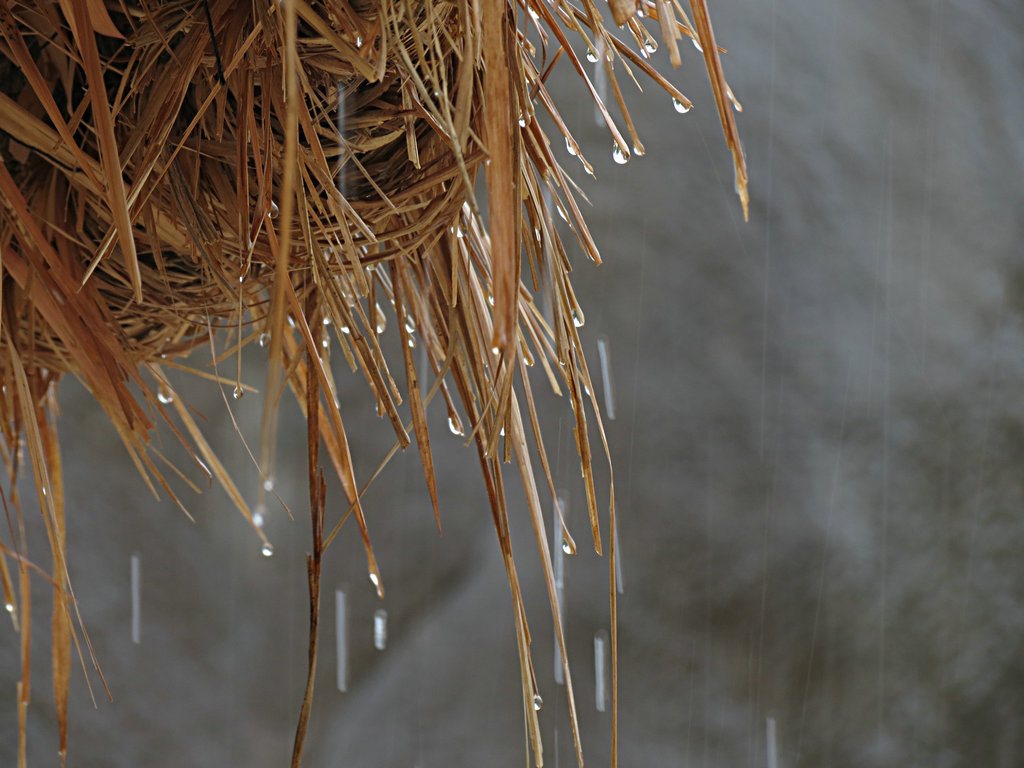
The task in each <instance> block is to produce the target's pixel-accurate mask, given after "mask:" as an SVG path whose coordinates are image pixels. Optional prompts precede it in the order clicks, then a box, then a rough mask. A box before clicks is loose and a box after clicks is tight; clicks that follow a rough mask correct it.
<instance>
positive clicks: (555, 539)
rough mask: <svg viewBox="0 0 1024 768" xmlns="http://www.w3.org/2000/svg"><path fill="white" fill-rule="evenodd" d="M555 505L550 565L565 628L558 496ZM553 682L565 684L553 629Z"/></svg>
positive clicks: (561, 505)
mask: <svg viewBox="0 0 1024 768" xmlns="http://www.w3.org/2000/svg"><path fill="white" fill-rule="evenodd" d="M555 504H556V505H557V507H556V508H555V510H554V514H553V515H552V516H551V517H552V520H551V540H552V541H551V552H552V555H553V558H554V562H553V563H552V567H553V569H554V572H555V598H556V599H557V600H558V618H559V619H561V620H562V629H563V631H564V630H565V539H564V538H563V537H562V522H561V521H562V520H564V519H565V512H566V509H565V502H564V501H562V497H561V496H559V497H558V498H557V499H555ZM555 682H556V683H557V684H558V685H565V673H564V672H563V671H562V649H561V647H560V646H559V645H558V632H557V630H556V631H555Z"/></svg>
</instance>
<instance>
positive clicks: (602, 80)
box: [588, 37, 608, 128]
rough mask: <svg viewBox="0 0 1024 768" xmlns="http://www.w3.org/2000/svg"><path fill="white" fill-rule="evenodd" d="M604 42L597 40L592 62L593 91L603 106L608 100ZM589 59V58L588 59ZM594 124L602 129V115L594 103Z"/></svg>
mask: <svg viewBox="0 0 1024 768" xmlns="http://www.w3.org/2000/svg"><path fill="white" fill-rule="evenodd" d="M605 55H606V54H605V42H604V38H603V37H599V38H598V39H597V56H596V58H595V61H594V90H595V91H597V98H598V99H600V103H601V104H604V102H605V101H607V99H608V74H607V73H606V72H605V69H604V60H605ZM588 58H589V57H588ZM594 123H595V124H596V125H597V127H598V128H603V127H604V113H603V112H602V111H601V107H600V106H599V104H598V102H596V101H595V102H594Z"/></svg>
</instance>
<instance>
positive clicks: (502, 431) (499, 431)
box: [498, 427, 505, 437]
mask: <svg viewBox="0 0 1024 768" xmlns="http://www.w3.org/2000/svg"><path fill="white" fill-rule="evenodd" d="M504 436H505V428H504V427H502V428H501V429H499V430H498V437H504Z"/></svg>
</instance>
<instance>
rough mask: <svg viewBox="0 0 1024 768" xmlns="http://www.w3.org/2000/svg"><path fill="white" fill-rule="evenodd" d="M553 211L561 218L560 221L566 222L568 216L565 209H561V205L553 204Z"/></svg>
mask: <svg viewBox="0 0 1024 768" xmlns="http://www.w3.org/2000/svg"><path fill="white" fill-rule="evenodd" d="M555 210H556V211H558V215H559V216H561V217H562V221H568V220H569V216H568V215H567V214H566V212H565V208H563V207H562V204H561V203H555Z"/></svg>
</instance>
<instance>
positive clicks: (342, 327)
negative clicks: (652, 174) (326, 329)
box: [324, 325, 352, 346]
mask: <svg viewBox="0 0 1024 768" xmlns="http://www.w3.org/2000/svg"><path fill="white" fill-rule="evenodd" d="M338 330H339V331H341V332H342V333H344V334H345V335H346V336H348V335H349V334H351V333H352V329H351V328H349V327H348V326H347V325H339V326H338ZM324 346H327V345H326V344H325V345H324Z"/></svg>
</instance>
